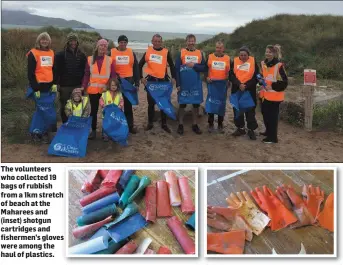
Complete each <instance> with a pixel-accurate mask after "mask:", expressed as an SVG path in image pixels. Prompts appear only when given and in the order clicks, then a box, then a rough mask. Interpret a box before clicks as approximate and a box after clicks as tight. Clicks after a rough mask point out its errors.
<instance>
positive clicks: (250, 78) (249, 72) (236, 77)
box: [230, 46, 260, 140]
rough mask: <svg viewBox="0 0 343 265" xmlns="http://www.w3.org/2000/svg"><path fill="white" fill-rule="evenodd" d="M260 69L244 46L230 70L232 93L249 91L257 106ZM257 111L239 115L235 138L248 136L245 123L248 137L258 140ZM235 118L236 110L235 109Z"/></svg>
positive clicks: (253, 110) (252, 109) (236, 122)
mask: <svg viewBox="0 0 343 265" xmlns="http://www.w3.org/2000/svg"><path fill="white" fill-rule="evenodd" d="M259 72H260V71H259V67H258V64H257V62H256V60H255V58H254V57H252V56H250V51H249V49H248V48H247V47H245V46H243V47H242V48H240V49H239V56H238V57H235V58H234V60H233V61H232V63H231V69H230V81H231V82H232V88H231V93H232V94H234V93H236V92H237V91H239V90H241V91H248V92H249V93H250V95H251V97H252V99H253V100H254V102H255V106H256V101H257V100H256V85H257V82H258V81H257V78H256V76H257V75H258V74H259ZM255 109H256V107H254V108H251V109H249V110H248V111H246V112H245V113H242V115H239V116H238V117H237V118H235V119H234V123H235V126H236V128H237V129H236V131H234V133H233V134H232V135H233V136H241V135H245V134H246V130H245V121H244V116H245V119H246V123H247V129H248V136H249V138H250V139H251V140H256V134H255V132H254V131H255V130H256V129H257V127H258V124H257V121H256V115H255ZM233 111H234V114H235V117H236V116H237V115H236V112H237V111H236V109H235V108H233Z"/></svg>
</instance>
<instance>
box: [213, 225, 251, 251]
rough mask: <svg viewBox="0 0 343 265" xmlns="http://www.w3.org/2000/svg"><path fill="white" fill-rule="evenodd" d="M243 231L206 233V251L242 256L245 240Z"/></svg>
mask: <svg viewBox="0 0 343 265" xmlns="http://www.w3.org/2000/svg"><path fill="white" fill-rule="evenodd" d="M244 234H245V232H244V230H237V231H230V232H226V233H207V251H214V252H217V253H222V254H243V252H244V245H245V240H244V239H245V238H244Z"/></svg>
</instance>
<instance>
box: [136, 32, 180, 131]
mask: <svg viewBox="0 0 343 265" xmlns="http://www.w3.org/2000/svg"><path fill="white" fill-rule="evenodd" d="M151 42H152V46H149V48H148V50H147V51H146V52H145V53H144V55H143V57H142V59H141V60H140V61H139V64H138V68H139V74H140V77H141V83H142V84H143V85H144V86H146V84H147V82H148V81H153V82H166V81H169V80H170V77H169V75H168V71H167V65H169V69H170V73H171V76H172V83H173V84H175V83H176V81H175V67H174V62H173V59H172V57H171V54H170V52H169V51H168V49H166V48H163V47H162V36H161V35H159V34H155V35H154V36H153V37H152V40H151ZM145 63H147V67H146V68H145V69H144V72H145V73H146V74H147V76H146V77H145V78H143V67H144V65H145ZM147 99H148V125H147V127H146V130H147V131H149V130H151V129H152V128H153V127H154V124H153V122H154V114H155V104H156V102H155V100H154V99H153V97H152V96H151V95H150V93H149V92H148V91H147ZM161 121H162V123H161V127H162V129H163V130H164V131H165V132H167V133H171V130H170V129H169V127H168V126H167V115H166V114H165V113H164V112H163V111H162V110H161Z"/></svg>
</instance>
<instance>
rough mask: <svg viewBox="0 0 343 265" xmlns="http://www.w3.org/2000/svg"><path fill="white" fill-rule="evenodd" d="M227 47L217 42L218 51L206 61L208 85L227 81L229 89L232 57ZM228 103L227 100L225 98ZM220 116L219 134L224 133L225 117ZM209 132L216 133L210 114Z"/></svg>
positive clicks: (211, 114) (212, 114)
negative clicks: (226, 52)
mask: <svg viewBox="0 0 343 265" xmlns="http://www.w3.org/2000/svg"><path fill="white" fill-rule="evenodd" d="M224 50H225V47H224V43H223V42H222V41H217V42H216V51H215V52H214V53H211V54H210V55H209V56H208V58H207V61H206V66H207V69H208V71H207V77H206V81H207V83H211V82H212V80H226V81H227V87H226V88H228V84H229V71H230V62H231V61H230V57H229V56H228V55H227V54H225V53H224ZM225 101H226V98H225ZM217 115H218V132H219V133H224V127H223V122H224V116H222V115H220V114H217ZM208 124H209V127H208V132H209V133H212V132H214V113H208Z"/></svg>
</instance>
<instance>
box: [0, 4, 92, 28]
mask: <svg viewBox="0 0 343 265" xmlns="http://www.w3.org/2000/svg"><path fill="white" fill-rule="evenodd" d="M1 20H2V24H12V25H28V26H42V27H43V26H54V27H65V28H88V29H92V27H91V26H89V25H87V24H85V23H82V22H80V21H77V20H65V19H62V18H50V17H43V16H37V15H31V14H29V13H27V12H25V11H15V10H6V9H5V10H2V11H1Z"/></svg>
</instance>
